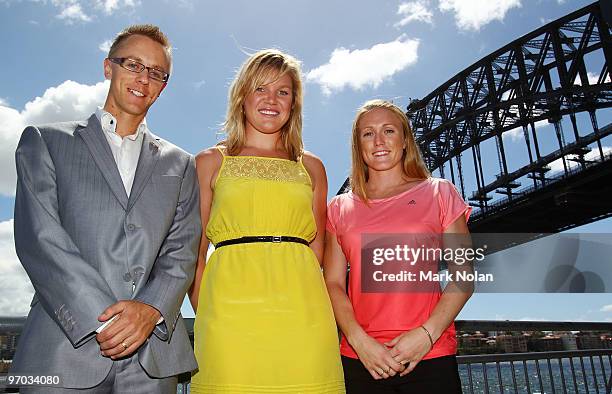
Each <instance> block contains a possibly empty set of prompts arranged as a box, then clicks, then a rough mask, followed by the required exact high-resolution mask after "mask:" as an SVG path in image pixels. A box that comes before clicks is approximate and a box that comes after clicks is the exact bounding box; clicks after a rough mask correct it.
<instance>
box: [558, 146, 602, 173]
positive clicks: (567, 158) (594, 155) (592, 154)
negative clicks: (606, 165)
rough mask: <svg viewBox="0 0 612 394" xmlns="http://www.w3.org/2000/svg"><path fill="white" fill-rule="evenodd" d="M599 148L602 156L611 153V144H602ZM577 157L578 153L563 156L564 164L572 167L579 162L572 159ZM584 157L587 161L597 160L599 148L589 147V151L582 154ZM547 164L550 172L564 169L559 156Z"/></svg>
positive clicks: (569, 167)
mask: <svg viewBox="0 0 612 394" xmlns="http://www.w3.org/2000/svg"><path fill="white" fill-rule="evenodd" d="M601 150H602V151H603V154H604V156H605V155H609V154H610V153H612V146H602V149H601ZM577 158H578V155H566V156H565V164H566V165H567V167H568V169H572V168H574V167H577V166H579V165H580V163H578V162H576V161H574V159H577ZM584 158H585V160H588V161H594V160H599V159H600V157H599V149H598V148H593V149H591V151H590V152H589V153H587V154H586V155H584ZM548 166H549V167H550V173H551V174H554V173H555V172H562V171H564V169H563V160H562V159H560V158H559V159H557V160H555V161H553V162H551V163H550V164H549V165H548Z"/></svg>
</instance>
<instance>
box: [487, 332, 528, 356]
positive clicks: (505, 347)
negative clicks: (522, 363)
mask: <svg viewBox="0 0 612 394" xmlns="http://www.w3.org/2000/svg"><path fill="white" fill-rule="evenodd" d="M495 342H496V343H497V348H498V349H499V350H501V351H503V352H504V353H524V352H526V351H527V336H525V335H523V334H520V335H498V336H497V338H495Z"/></svg>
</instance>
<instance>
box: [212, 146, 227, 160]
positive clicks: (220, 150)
mask: <svg viewBox="0 0 612 394" xmlns="http://www.w3.org/2000/svg"><path fill="white" fill-rule="evenodd" d="M215 148H217V149H218V150H219V153H221V156H223V157H224V158H225V156H226V155H225V149H226V148H225V146H223V145H217V146H215Z"/></svg>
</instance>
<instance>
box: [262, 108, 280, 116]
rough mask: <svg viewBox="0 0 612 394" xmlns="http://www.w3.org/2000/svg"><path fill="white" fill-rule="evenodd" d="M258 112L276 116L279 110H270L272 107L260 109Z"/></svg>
mask: <svg viewBox="0 0 612 394" xmlns="http://www.w3.org/2000/svg"><path fill="white" fill-rule="evenodd" d="M258 112H259V113H260V114H262V115H265V116H278V115H280V112H278V111H275V110H272V109H260V110H258Z"/></svg>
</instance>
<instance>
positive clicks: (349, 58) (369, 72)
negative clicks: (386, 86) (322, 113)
mask: <svg viewBox="0 0 612 394" xmlns="http://www.w3.org/2000/svg"><path fill="white" fill-rule="evenodd" d="M418 48H419V40H416V39H407V38H405V37H404V36H403V35H402V36H400V37H399V38H397V39H396V40H395V41H391V42H386V43H382V44H376V45H374V46H373V47H371V48H368V49H355V50H353V51H351V50H349V49H346V48H337V49H334V51H333V52H332V54H331V57H330V59H329V62H327V63H326V64H323V65H322V66H319V67H317V68H315V69H313V70H310V71H309V72H308V73H307V74H306V80H307V81H308V82H314V83H318V84H319V85H321V90H322V91H323V94H325V95H330V94H331V93H332V92H335V91H341V90H343V89H344V88H345V87H347V86H348V87H351V88H352V89H355V90H361V89H363V88H365V87H366V86H369V87H373V88H377V87H378V86H379V85H380V84H381V83H382V82H383V81H385V80H387V79H389V78H391V77H392V76H393V75H394V74H396V73H397V72H399V71H401V70H403V69H405V68H406V67H408V66H410V65H413V64H415V63H416V61H417V59H418V54H417V52H418Z"/></svg>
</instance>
